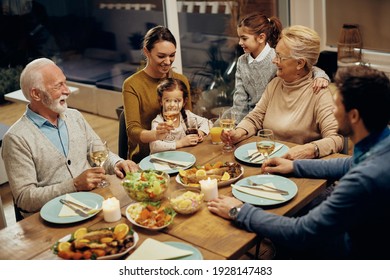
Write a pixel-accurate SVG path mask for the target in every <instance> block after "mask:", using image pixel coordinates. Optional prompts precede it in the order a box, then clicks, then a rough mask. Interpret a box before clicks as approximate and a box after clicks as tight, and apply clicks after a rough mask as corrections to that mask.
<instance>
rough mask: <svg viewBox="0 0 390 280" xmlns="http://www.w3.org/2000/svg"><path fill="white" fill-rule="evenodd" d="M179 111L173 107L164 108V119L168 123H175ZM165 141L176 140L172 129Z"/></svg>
mask: <svg viewBox="0 0 390 280" xmlns="http://www.w3.org/2000/svg"><path fill="white" fill-rule="evenodd" d="M178 113H179V112H178V111H175V110H171V109H165V108H164V113H163V114H164V119H165V121H166V123H167V124H168V125H173V122H174V121H176V116H177V114H178ZM164 140H165V141H168V142H172V141H175V136H173V134H172V131H171V130H170V131H169V132H168V134H167V136H165V139H164Z"/></svg>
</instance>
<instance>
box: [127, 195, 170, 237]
mask: <svg viewBox="0 0 390 280" xmlns="http://www.w3.org/2000/svg"><path fill="white" fill-rule="evenodd" d="M146 204H147V202H136V203H132V204H130V205H129V206H127V208H126V217H127V219H128V220H129V221H130V222H131V223H132V224H133V225H136V226H137V227H141V228H146V229H149V230H160V229H163V228H166V227H167V226H169V225H170V224H172V222H173V218H174V217H172V219H171V221H170V222H169V223H168V224H165V225H163V226H161V227H147V226H143V225H140V224H138V223H137V222H136V221H135V220H134V219H133V218H132V217H131V216H130V213H129V211H128V210H129V209H130V208H132V207H138V205H146Z"/></svg>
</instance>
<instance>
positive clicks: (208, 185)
mask: <svg viewBox="0 0 390 280" xmlns="http://www.w3.org/2000/svg"><path fill="white" fill-rule="evenodd" d="M199 184H200V189H201V192H202V193H204V200H205V201H210V200H213V199H215V198H217V197H218V181H217V179H212V180H211V179H210V177H209V178H208V179H207V180H200V181H199Z"/></svg>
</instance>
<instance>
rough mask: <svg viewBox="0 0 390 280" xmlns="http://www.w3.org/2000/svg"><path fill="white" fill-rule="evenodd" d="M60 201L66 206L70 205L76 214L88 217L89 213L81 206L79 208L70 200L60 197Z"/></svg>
mask: <svg viewBox="0 0 390 280" xmlns="http://www.w3.org/2000/svg"><path fill="white" fill-rule="evenodd" d="M60 202H61V203H62V204H64V205H66V206H68V207H69V208H70V209H72V210H73V211H74V212H75V213H76V214H78V215H80V216H81V217H88V216H89V215H88V214H87V213H85V212H84V211H82V210H81V209H80V208H77V207H76V206H74V205H73V204H71V203H69V201H68V200H65V199H60Z"/></svg>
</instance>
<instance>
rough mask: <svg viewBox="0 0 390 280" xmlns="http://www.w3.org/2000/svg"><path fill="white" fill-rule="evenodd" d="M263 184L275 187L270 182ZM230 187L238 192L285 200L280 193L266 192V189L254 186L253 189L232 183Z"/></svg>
mask: <svg viewBox="0 0 390 280" xmlns="http://www.w3.org/2000/svg"><path fill="white" fill-rule="evenodd" d="M264 185H267V186H269V187H271V188H275V186H274V184H272V183H267V184H264ZM232 187H233V188H234V189H236V190H237V191H239V192H243V193H247V194H250V195H254V196H258V197H262V198H267V199H272V200H278V201H285V200H286V198H285V197H284V196H283V195H281V194H280V193H271V192H266V191H262V190H259V189H255V188H253V189H249V188H243V187H241V186H239V185H234V184H232Z"/></svg>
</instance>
